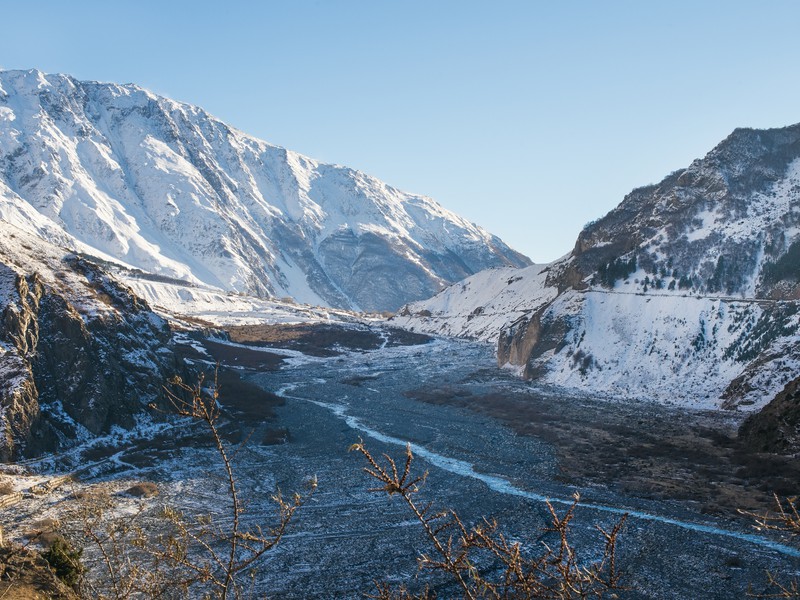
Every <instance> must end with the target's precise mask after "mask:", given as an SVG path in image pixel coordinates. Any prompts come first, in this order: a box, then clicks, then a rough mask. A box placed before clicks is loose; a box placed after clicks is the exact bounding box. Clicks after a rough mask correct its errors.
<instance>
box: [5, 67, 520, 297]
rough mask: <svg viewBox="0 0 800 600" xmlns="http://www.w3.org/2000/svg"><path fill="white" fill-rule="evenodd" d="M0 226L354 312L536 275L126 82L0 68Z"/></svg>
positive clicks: (428, 205) (386, 192) (428, 219)
mask: <svg viewBox="0 0 800 600" xmlns="http://www.w3.org/2000/svg"><path fill="white" fill-rule="evenodd" d="M0 216H2V218H3V220H6V221H9V222H13V223H14V224H16V225H18V226H20V227H22V228H25V229H27V230H29V231H33V232H36V233H37V234H38V235H40V236H42V237H44V238H45V239H47V240H50V241H52V242H54V243H57V244H60V245H66V246H68V247H71V248H74V249H77V250H80V251H83V252H86V253H89V254H92V255H94V256H98V257H101V258H104V259H108V260H114V261H118V262H121V263H124V264H125V265H127V266H130V267H135V268H138V269H141V270H143V271H146V272H148V273H153V274H157V275H161V276H165V277H171V278H177V279H183V280H186V281H188V282H191V283H196V284H203V285H207V286H214V287H216V288H219V289H222V290H226V291H237V292H242V293H246V294H250V295H255V296H261V297H284V296H289V297H292V298H294V299H295V300H297V301H299V302H306V303H312V304H320V305H327V306H334V307H341V308H355V309H362V310H393V309H396V308H398V307H399V306H401V305H402V304H405V303H407V302H409V301H412V300H416V299H422V298H426V297H429V296H431V295H432V294H434V293H436V292H437V291H439V290H440V289H442V288H443V287H444V286H445V285H447V284H449V283H452V282H454V281H458V280H460V279H462V278H464V277H466V276H469V275H471V274H473V273H475V272H477V271H480V270H482V269H485V268H487V267H493V266H517V267H522V266H526V265H528V264H529V261H528V260H527V259H526V258H525V257H524V256H522V255H520V254H519V253H517V252H515V251H513V250H511V249H510V248H508V247H507V246H506V245H505V244H504V243H503V242H502V241H501V240H499V239H498V238H497V237H495V236H493V235H491V234H489V233H487V232H486V231H484V230H483V229H481V228H479V227H477V226H475V225H473V224H471V223H469V222H467V221H465V220H464V219H462V218H460V217H458V216H457V215H455V214H453V213H452V212H450V211H447V210H445V209H444V208H442V207H441V206H440V205H438V204H437V203H436V202H434V201H433V200H431V199H430V198H426V197H424V196H419V195H415V194H408V193H405V192H401V191H400V190H397V189H395V188H393V187H391V186H389V185H386V184H385V183H383V182H381V181H379V180H377V179H375V178H373V177H370V176H368V175H365V174H364V173H361V172H358V171H355V170H353V169H348V168H346V167H342V166H337V165H327V164H322V163H319V162H317V161H314V160H312V159H310V158H307V157H305V156H301V155H299V154H297V153H295V152H291V151H289V150H285V149H283V148H278V147H276V146H272V145H270V144H267V143H265V142H263V141H260V140H258V139H255V138H253V137H250V136H248V135H246V134H244V133H242V132H240V131H237V130H235V129H233V128H231V127H229V126H228V125H226V124H225V123H222V122H221V121H219V120H217V119H215V118H213V117H212V116H210V115H209V114H207V113H206V112H204V111H203V110H201V109H199V108H197V107H194V106H189V105H187V104H182V103H179V102H175V101H172V100H169V99H167V98H163V97H159V96H156V95H155V94H152V93H151V92H148V91H147V90H144V89H142V88H139V87H137V86H135V85H113V84H105V83H96V82H80V81H76V80H75V79H73V78H71V77H69V76H65V75H45V74H43V73H41V72H39V71H35V70H33V71H0Z"/></svg>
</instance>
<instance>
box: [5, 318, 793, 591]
mask: <svg viewBox="0 0 800 600" xmlns="http://www.w3.org/2000/svg"><path fill="white" fill-rule="evenodd" d="M351 336H352V334H351V333H350V332H348V331H347V329H345V330H344V331H343V332H342V333H341V338H342V339H343V340H344V339H347V338H351ZM423 341H424V340H422V339H420V340H414V341H413V343H411V344H409V345H400V344H397V345H394V346H390V345H388V344H387V345H384V346H383V347H377V348H371V349H367V350H365V349H363V348H359V349H346V348H344V347H343V346H341V345H338V346H336V348H337V350H336V351H335V352H329V353H327V354H328V355H327V356H325V355H323V356H321V355H320V354H325V353H322V352H319V351H318V350H319V348H318V347H317V349H316V351H313V352H312V353H304V352H302V351H300V350H299V349H298V348H297V347H296V348H294V349H292V350H288V351H287V350H282V349H281V348H279V347H275V346H270V347H265V346H259V345H253V346H250V347H249V348H245V347H244V345H243V344H228V349H229V351H230V352H229V354H227V359H228V361H229V362H231V363H236V362H238V360H236V353H237V351H241V352H243V356H245V355H247V354H248V353H250V354H254V353H258V352H262V353H265V354H271V353H276V354H278V355H280V354H282V353H286V354H284V360H283V362H282V363H281V364H280V366H278V367H277V368H272V369H270V370H268V371H261V372H258V371H254V370H252V369H241V368H240V369H238V370H237V372H238V373H239V375H240V377H241V379H242V380H243V381H245V382H247V383H250V384H253V383H254V384H257V385H258V386H259V387H261V388H263V389H264V390H265V391H266V392H267V393H268V394H269V397H270V398H273V399H275V398H276V397H277V398H280V399H281V401H280V402H271V403H270V406H269V410H268V411H267V412H266V413H262V414H261V415H260V416H259V415H258V414H257V413H254V412H253V410H252V409H253V408H254V407H253V406H252V405H253V404H254V403H255V404H257V403H258V402H265V401H268V399H264V398H262V399H260V400H259V399H258V398H257V397H252V398H250V399H249V401H248V399H247V398H244V399H242V398H236V399H235V400H234V399H228V398H226V393H225V386H224V384H223V386H222V389H221V402H222V405H223V407H225V422H226V425H225V427H224V431H225V432H226V435H227V436H228V439H229V441H230V442H231V443H232V446H233V447H236V445H237V444H238V443H239V442H241V441H242V440H245V439H246V440H247V441H246V443H245V444H244V445H243V446H242V448H241V449H240V450H239V451H238V452H237V458H236V469H237V473H238V485H239V487H240V489H241V494H242V497H244V498H246V501H247V514H246V519H247V520H248V522H258V523H262V522H265V521H266V522H269V521H270V519H271V515H272V512H273V508H272V504H271V502H270V500H269V498H270V496H271V494H272V493H273V492H274V490H275V489H276V488H280V489H281V490H282V491H283V492H284V493H286V494H288V493H291V492H293V491H295V490H297V491H300V492H303V493H304V492H305V490H306V489H307V481H308V479H309V478H310V477H312V476H313V477H316V479H317V481H318V486H319V487H318V489H317V491H316V492H315V493H314V494H313V495H312V496H311V497H310V498H309V499H308V501H307V502H306V504H305V505H304V506H303V507H302V508H301V510H300V512H299V513H298V516H297V520H296V521H295V522H293V523H292V525H291V527H290V530H289V531H288V532H287V534H286V536H285V538H284V539H283V540H282V542H281V543H280V544H279V546H278V547H277V548H276V549H275V550H274V551H273V552H270V553H269V554H268V555H267V557H266V559H265V560H264V562H263V564H262V565H261V567H260V568H259V570H258V575H257V576H256V579H255V584H254V585H255V586H256V587H255V589H256V590H257V594H259V595H260V594H267V593H269V595H270V596H276V597H285V598H304V597H309V596H316V597H323V596H324V597H332V596H335V597H357V596H358V595H359V594H360V593H362V592H365V591H369V590H370V589H371V588H372V586H373V580H375V579H376V578H377V579H385V580H387V581H390V582H395V583H397V582H403V583H405V584H407V585H409V586H410V587H411V589H419V588H421V586H422V581H423V579H422V577H420V580H419V581H418V580H417V579H416V577H417V575H416V573H417V571H416V558H417V556H418V555H419V553H420V552H422V551H423V550H424V549H425V548H427V546H426V540H425V539H424V537H423V533H422V531H421V530H420V528H419V526H418V524H416V522H415V521H414V520H413V517H412V515H410V514H409V513H408V512H407V509H405V507H404V506H403V505H402V504H401V503H400V502H399V501H396V500H395V501H392V499H387V498H386V497H385V496H383V495H379V494H374V493H369V492H367V491H366V490H367V489H368V488H370V487H372V482H371V481H370V479H369V478H368V477H366V476H365V475H364V474H363V473H361V468H362V467H363V466H364V464H363V461H362V460H361V459H360V457H359V456H357V455H356V454H355V453H352V452H348V448H349V446H350V445H351V444H353V443H355V442H357V441H359V439H363V441H364V443H365V444H366V445H367V446H368V447H369V448H370V449H371V451H372V452H373V454H375V455H378V454H380V453H382V452H386V453H388V454H390V455H392V456H395V457H398V458H399V457H400V456H401V454H402V449H403V445H404V444H405V443H406V442H409V443H411V444H412V450H413V452H414V454H415V455H416V457H417V458H416V461H415V465H414V466H415V469H416V470H417V471H418V472H419V473H420V474H421V473H422V472H423V471H426V470H427V471H428V472H429V476H428V480H427V482H426V484H425V490H424V494H423V497H424V498H426V499H430V500H433V501H434V502H435V504H436V505H437V506H438V507H441V508H445V507H449V508H453V509H455V510H457V511H458V513H459V514H460V515H461V516H462V518H463V519H464V520H465V521H466V522H470V523H472V522H477V521H479V520H480V519H481V518H482V517H489V518H496V519H497V520H498V521H499V522H500V524H501V527H502V530H503V531H504V532H505V533H507V535H509V536H511V537H512V538H513V539H525V540H528V543H530V544H531V546H530V548H531V549H532V550H535V548H536V547H537V546H538V545H539V544H541V543H542V542H547V541H548V539H549V538H548V534H546V533H544V532H542V528H543V527H544V526H545V525H546V507H545V505H544V502H543V501H544V499H545V498H548V499H550V500H551V501H552V502H554V504H555V506H556V508H557V509H558V510H565V508H566V505H567V504H568V503H569V502H570V499H571V496H572V494H573V493H574V492H576V491H577V492H579V493H580V494H581V505H580V506H579V508H578V512H577V517H576V519H575V521H574V527H573V534H574V536H575V538H574V539H575V542H576V545H577V546H578V548H579V551H580V552H581V553H582V554H583V556H585V557H589V556H591V555H592V553H593V552H594V551H595V550H596V548H597V546H598V544H599V542H600V540H599V537H598V534H597V532H596V531H595V530H594V525H595V524H600V525H601V526H603V527H609V526H610V525H611V524H613V523H614V522H616V521H617V520H618V519H619V518H620V516H621V515H622V514H623V513H628V514H629V517H628V521H627V524H626V526H625V528H624V530H623V534H622V537H621V539H620V546H619V556H618V560H619V563H620V566H621V567H622V568H623V569H624V570H625V571H626V572H627V573H628V577H626V579H625V580H624V583H625V584H626V585H628V586H630V587H631V588H632V589H630V590H628V591H625V592H623V594H622V597H624V598H665V599H666V598H675V599H677V598H686V597H689V596H691V595H692V590H696V589H704V590H716V592H715V593H714V594H711V595H709V596H706V597H719V598H729V597H737V596H739V595H740V594H742V593H743V592H744V590H746V589H747V586H748V584H753V585H754V586H756V587H755V588H754V589H758V587H757V586H758V585H760V584H762V583H763V582H764V571H765V570H766V569H770V570H773V571H779V572H783V573H792V572H794V571H797V570H798V569H800V551H798V550H796V549H795V548H793V547H790V546H786V545H784V544H783V543H782V542H781V540H780V539H778V538H777V537H775V536H770V535H767V534H763V533H757V532H755V530H754V529H753V527H752V519H751V518H749V517H745V516H742V515H739V514H738V513H737V512H736V508H737V507H738V508H745V509H748V510H754V511H760V510H763V509H765V508H768V507H769V504H770V501H771V496H770V492H769V491H768V490H769V487H770V486H773V485H784V486H787V485H789V484H790V483H791V482H793V481H796V480H797V479H796V477H797V475H796V473H797V468H798V461H797V459H783V462H782V463H780V464H777V463H776V464H773V465H772V468H771V469H767V468H764V466H765V465H767V464H769V461H770V459H769V458H765V462H760V463H759V465H760V467H761V468H755V469H754V468H750V469H749V470H748V468H747V465H746V464H744V463H742V464H740V463H739V462H737V461H740V460H744V458H742V457H741V456H738V455H737V452H736V448H735V441H734V439H733V437H734V436H733V433H734V431H735V428H736V426H737V424H738V423H739V422H740V421H741V416H740V415H738V414H736V413H719V412H715V413H711V412H703V411H687V410H686V409H677V408H670V407H665V406H656V405H653V404H650V405H643V404H640V403H637V402H618V401H614V400H611V399H603V398H593V397H590V396H582V397H566V396H565V395H564V391H563V390H556V389H553V388H537V387H536V386H530V385H529V384H526V383H524V382H521V381H520V380H518V379H516V378H514V377H513V376H512V375H511V374H509V373H507V372H503V371H499V370H497V369H496V368H494V367H492V361H493V356H492V349H491V347H489V346H487V345H485V344H482V343H475V342H467V341H454V340H444V339H433V340H430V341H427V342H426V343H420V342H423ZM216 344H218V345H225V344H224V343H223V342H217V343H216ZM215 347H216V346H215ZM308 349H309V348H304V350H308ZM312 349H313V348H312ZM243 405H247V406H249V408H250V410H249V411H243V410H242V406H243ZM264 415H274V416H272V417H269V416H267V417H265V416H264ZM265 428H267V429H276V428H277V429H280V430H281V431H283V432H284V434H285V435H284V437H283V438H281V439H280V440H275V439H272V440H268V439H267V438H265V437H264V435H263V434H264V430H265ZM253 430H255V433H253V434H251V432H252V431H253ZM145 433H146V432H145ZM248 436H249V437H248ZM658 439H661V440H662V442H661V443H657V440H658ZM276 441H278V442H279V443H275V442H276ZM280 442H283V443H280ZM106 444H107V445H106ZM93 447H94V448H96V449H97V448H99V449H101V452H99V453H98V451H97V450H95V451H92V450H91V448H84V449H83V450H80V449H78V450H76V451H72V452H70V453H67V454H65V455H63V456H62V457H61V459H57V458H53V457H51V458H49V459H47V460H45V461H44V462H43V463H40V465H39V468H49V469H50V470H52V471H53V472H58V471H59V470H60V469H65V468H71V467H72V468H75V467H77V468H80V469H81V478H80V483H78V484H72V485H78V486H79V487H81V488H83V487H87V488H91V487H92V486H98V485H100V486H104V485H105V486H110V487H111V488H113V489H115V490H117V491H119V490H124V489H125V488H126V487H129V486H131V485H133V484H134V483H135V482H137V481H154V482H156V483H157V485H158V488H159V491H160V495H159V496H158V497H157V498H156V499H153V500H143V501H136V500H133V499H131V498H129V497H127V496H124V495H123V496H119V495H117V496H115V497H116V498H118V499H120V500H119V501H120V502H121V503H122V504H123V505H125V504H127V505H128V508H127V509H124V510H128V511H130V510H132V508H131V506H134V505H135V504H136V503H137V502H144V503H145V505H146V506H148V508H147V510H146V511H145V513H143V517H142V520H143V522H148V521H147V520H149V522H150V523H152V524H156V525H157V522H158V521H157V518H156V517H155V516H153V514H154V512H155V511H156V508H157V507H158V506H161V505H163V504H169V505H174V506H176V507H180V508H181V510H185V511H189V512H196V513H198V514H203V513H207V512H211V513H213V514H217V515H218V517H219V518H221V519H223V520H224V518H225V514H226V510H225V506H226V496H225V486H224V480H223V479H222V478H220V477H219V476H218V475H217V474H216V473H217V467H214V466H213V465H214V464H215V461H216V460H217V458H216V456H215V453H214V451H213V449H211V448H210V447H209V446H208V442H207V441H204V440H203V437H202V436H199V437H198V435H197V433H196V431H194V430H193V429H192V428H188V429H186V428H181V427H178V428H176V429H170V430H164V429H163V426H159V427H157V428H156V430H154V432H153V434H152V435H151V436H148V435H146V434H145V435H143V436H142V437H141V438H139V439H138V440H136V439H135V436H128V437H123V438H117V440H116V442H114V441H111V440H106V441H105V442H103V443H97V442H95V444H94V445H93ZM103 454H104V455H105V456H107V458H103V457H102V456H101V455H103ZM98 456H100V458H99V460H94V461H91V460H89V459H90V458H95V459H97V458H98ZM760 458H764V457H759V459H760ZM759 459H756V458H753V457H751V460H759ZM774 460H777V459H774ZM28 464H29V466H34V464H33V463H28ZM47 465H49V467H48V466H47ZM87 465H88V467H87ZM773 470H777V473H773ZM70 495H72V496H74V489H73V490H72V491H71V492H70V491H69V486H67V487H66V488H64V490H62V493H61V496H60V497H59V496H58V494H57V493H56V494H55V496H43V497H42V498H41V500H40V503H38V504H28V505H25V506H24V507H18V508H17V510H19V511H20V512H19V513H18V518H19V519H20V521H23V520H25V519H26V515H32V514H36V515H38V516H37V518H42V516H43V515H47V514H48V513H53V514H57V513H58V512H59V511H62V512H63V511H64V508H65V507H64V505H63V504H61V502H66V503H67V504H68V503H69V502H70V500H69V498H70ZM320 574H324V575H323V576H322V577H321V576H320ZM425 580H427V579H425ZM430 581H432V582H433V585H434V589H436V590H437V591H439V593H440V594H441V595H443V596H445V597H447V596H449V595H451V594H454V593H455V592H454V590H453V589H452V588H451V587H449V586H450V585H451V584H450V583H449V582H448V580H447V579H446V578H444V579H442V578H437V577H434V578H433V579H431V580H430Z"/></svg>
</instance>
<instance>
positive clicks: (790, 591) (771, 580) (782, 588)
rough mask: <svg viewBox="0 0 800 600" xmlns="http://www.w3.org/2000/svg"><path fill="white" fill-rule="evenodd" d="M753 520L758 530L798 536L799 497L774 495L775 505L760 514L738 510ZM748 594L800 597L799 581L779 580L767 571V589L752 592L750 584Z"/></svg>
mask: <svg viewBox="0 0 800 600" xmlns="http://www.w3.org/2000/svg"><path fill="white" fill-rule="evenodd" d="M739 512H740V513H741V514H744V515H747V516H749V517H752V518H753V519H754V520H755V528H756V529H757V530H758V531H777V532H779V533H782V534H783V535H785V536H786V537H788V538H790V539H791V538H795V537H798V536H800V499H798V497H797V496H794V497H790V498H785V499H783V500H782V499H781V498H780V497H779V496H778V495H777V494H776V495H775V507H774V508H773V510H771V511H767V512H764V513H761V514H758V513H753V512H749V511H739ZM748 594H749V595H750V596H752V597H754V598H800V581H798V580H797V579H792V580H791V581H789V582H782V581H780V578H779V577H776V575H775V574H774V573H771V572H769V571H767V591H766V592H765V593H762V594H757V593H755V592H753V589H752V586H750V590H749V591H748Z"/></svg>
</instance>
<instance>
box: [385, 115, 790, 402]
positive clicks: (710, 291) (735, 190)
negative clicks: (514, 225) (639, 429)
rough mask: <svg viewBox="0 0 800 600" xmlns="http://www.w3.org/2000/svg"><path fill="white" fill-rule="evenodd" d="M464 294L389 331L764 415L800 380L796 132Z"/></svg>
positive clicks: (739, 145)
mask: <svg viewBox="0 0 800 600" xmlns="http://www.w3.org/2000/svg"><path fill="white" fill-rule="evenodd" d="M467 282H470V285H464V286H461V285H459V284H456V285H454V286H451V287H450V288H447V289H446V290H445V291H444V292H442V293H440V294H439V295H437V296H435V297H433V298H431V299H430V300H427V301H423V302H417V303H414V304H411V305H409V306H408V307H406V309H404V310H403V311H401V315H402V316H399V317H398V318H397V319H396V321H397V322H398V323H401V324H403V325H404V326H406V327H409V328H414V329H416V330H421V331H429V332H434V333H441V334H445V335H458V336H465V337H479V338H482V339H486V340H490V341H496V342H497V343H498V362H499V364H500V365H502V366H507V367H509V368H512V369H514V370H516V371H518V372H519V373H520V374H521V375H523V376H525V377H527V378H531V379H536V380H538V381H540V382H543V383H547V384H552V385H558V386H564V388H566V389H568V390H572V391H576V390H577V391H582V392H587V393H593V394H604V395H608V396H612V397H632V396H633V397H639V398H644V399H653V400H657V401H661V402H669V403H675V404H681V405H685V406H692V407H698V408H719V407H728V408H735V407H740V408H743V409H746V410H754V409H758V408H760V407H762V406H763V405H764V404H766V403H767V402H769V400H770V399H771V398H773V397H774V396H775V395H776V394H777V393H778V392H780V391H781V390H782V389H783V387H784V386H785V385H786V384H787V383H788V382H789V381H791V380H792V379H794V378H795V377H796V373H797V371H798V369H800V335H799V334H798V328H800V301H798V299H799V298H800V125H795V126H792V127H786V128H783V129H774V130H765V131H758V130H750V129H740V130H736V131H735V132H734V133H733V134H731V136H729V137H728V138H727V139H726V140H724V141H723V142H722V143H720V144H719V145H718V146H717V147H716V148H714V149H713V150H712V151H711V152H710V153H709V154H708V155H707V156H706V157H704V158H703V159H698V160H696V161H694V162H693V163H692V165H690V166H689V167H688V168H687V169H684V170H681V171H676V172H675V173H672V174H671V175H669V176H668V177H666V178H665V179H664V180H663V181H662V182H660V183H659V184H657V185H652V186H648V187H645V188H640V189H637V190H634V191H633V192H632V193H631V194H629V195H628V196H626V197H625V199H624V200H623V201H622V203H620V205H619V206H618V207H617V208H615V209H614V210H612V211H611V212H610V213H609V214H608V215H606V216H604V217H603V218H601V219H599V220H597V221H596V222H594V223H591V224H590V225H588V226H587V227H586V228H585V229H584V230H583V231H582V232H581V233H580V235H579V237H578V240H577V242H576V244H575V248H574V249H573V251H572V252H571V253H570V254H568V255H567V256H566V257H564V258H562V259H560V260H558V261H555V262H554V263H552V264H551V265H547V266H536V267H529V268H527V269H521V270H514V269H502V270H489V271H486V272H483V273H479V274H477V275H475V276H473V277H472V278H470V279H468V280H467V281H466V282H465V284H466V283H467ZM477 290H480V293H479V292H478V291H477ZM498 333H499V335H498Z"/></svg>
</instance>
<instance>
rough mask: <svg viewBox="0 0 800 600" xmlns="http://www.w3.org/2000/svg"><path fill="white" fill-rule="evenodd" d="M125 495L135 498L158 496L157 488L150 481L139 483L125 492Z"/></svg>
mask: <svg viewBox="0 0 800 600" xmlns="http://www.w3.org/2000/svg"><path fill="white" fill-rule="evenodd" d="M125 493H126V494H128V495H129V496H135V497H137V498H152V497H153V496H158V486H157V485H156V484H155V483H153V482H152V481H140V482H139V483H135V484H133V485H132V486H131V487H129V488H128V489H127V490H125Z"/></svg>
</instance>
